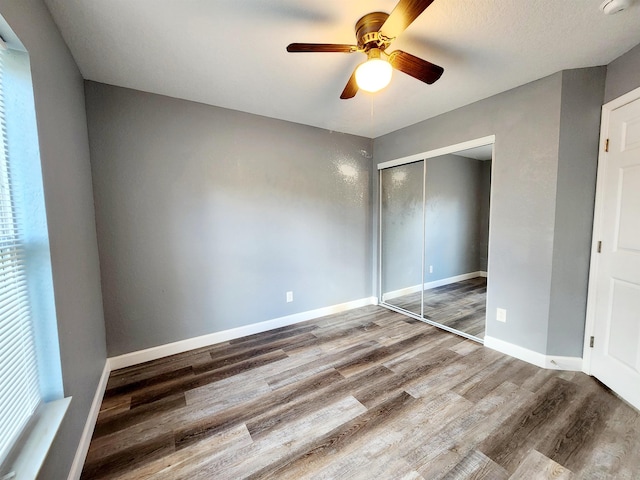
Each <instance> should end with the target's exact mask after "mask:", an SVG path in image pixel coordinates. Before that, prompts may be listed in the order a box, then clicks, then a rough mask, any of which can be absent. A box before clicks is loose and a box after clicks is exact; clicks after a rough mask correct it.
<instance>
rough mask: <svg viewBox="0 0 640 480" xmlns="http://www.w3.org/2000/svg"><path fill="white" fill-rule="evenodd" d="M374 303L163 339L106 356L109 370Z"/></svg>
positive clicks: (373, 299) (349, 304)
mask: <svg viewBox="0 0 640 480" xmlns="http://www.w3.org/2000/svg"><path fill="white" fill-rule="evenodd" d="M377 304H378V299H377V298H376V297H367V298H362V299H360V300H354V301H352V302H346V303H340V304H338V305H332V306H330V307H323V308H318V309H316V310H308V311H306V312H300V313H295V314H293V315H287V316H285V317H279V318H274V319H272V320H266V321H264V322H259V323H252V324H250V325H244V326H242V327H237V328H232V329H229V330H223V331H221V332H215V333H210V334H207V335H202V336H199V337H193V338H188V339H186V340H180V341H178V342H173V343H167V344H165V345H159V346H157V347H151V348H147V349H145V350H138V351H136V352H131V353H125V354H124V355H118V356H117V357H111V358H109V364H110V366H111V369H112V370H118V369H120V368H125V367H130V366H132V365H138V364H140V363H144V362H148V361H151V360H156V359H158V358H162V357H168V356H169V355H175V354H177V353H183V352H188V351H189V350H194V349H196V348H202V347H208V346H209V345H214V344H216V343H221V342H227V341H229V340H233V339H236V338H241V337H246V336H247V335H253V334H255V333H262V332H266V331H268V330H273V329H274V328H280V327H286V326H288V325H293V324H294V323H300V322H305V321H307V320H313V319H314V318H319V317H324V316H326V315H332V314H334V313H340V312H344V311H346V310H351V309H354V308H360V307H364V306H366V305H377Z"/></svg>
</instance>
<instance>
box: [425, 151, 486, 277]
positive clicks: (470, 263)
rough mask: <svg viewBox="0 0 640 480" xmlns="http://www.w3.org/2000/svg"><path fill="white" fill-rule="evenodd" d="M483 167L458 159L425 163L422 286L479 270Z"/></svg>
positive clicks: (480, 164)
mask: <svg viewBox="0 0 640 480" xmlns="http://www.w3.org/2000/svg"><path fill="white" fill-rule="evenodd" d="M483 163H484V162H481V161H479V160H473V159H470V158H465V157H460V156H458V155H442V156H440V157H435V158H430V159H428V160H427V177H426V212H425V279H424V281H425V282H432V281H435V280H440V279H443V278H449V277H453V276H456V275H462V274H464V273H470V272H477V271H478V270H480V269H481V263H480V259H481V257H482V256H484V257H485V258H486V256H487V254H486V251H485V253H484V255H483V253H482V251H481V243H480V242H481V236H480V230H481V229H480V225H481V224H482V218H481V216H480V214H481V209H480V207H481V204H482V186H483V184H482V164H483ZM487 213H488V212H487ZM485 246H486V245H485ZM429 265H432V266H433V273H431V274H430V273H429Z"/></svg>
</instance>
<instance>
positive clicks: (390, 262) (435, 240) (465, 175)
mask: <svg viewBox="0 0 640 480" xmlns="http://www.w3.org/2000/svg"><path fill="white" fill-rule="evenodd" d="M492 147H493V146H492V145H491V144H487V145H482V146H480V147H473V148H471V149H463V150H460V151H456V150H452V153H447V154H443V155H437V156H429V154H425V157H426V158H425V160H421V161H417V162H416V161H413V162H410V163H406V164H403V163H401V164H400V165H397V164H396V165H393V166H389V167H385V165H384V164H382V165H381V166H380V291H381V297H382V298H381V300H382V305H385V306H387V307H389V308H392V309H394V310H398V311H401V312H402V313H406V314H408V315H411V316H412V317H414V318H419V319H421V320H424V321H426V322H428V323H432V324H434V325H437V326H439V327H441V328H444V329H445V330H449V331H452V332H455V333H458V334H460V335H463V336H465V337H468V338H472V339H474V340H478V341H482V339H483V338H484V331H485V323H486V295H487V276H488V246H489V210H490V208H489V207H490V192H491V168H492V153H493V148H492ZM394 163H398V162H394Z"/></svg>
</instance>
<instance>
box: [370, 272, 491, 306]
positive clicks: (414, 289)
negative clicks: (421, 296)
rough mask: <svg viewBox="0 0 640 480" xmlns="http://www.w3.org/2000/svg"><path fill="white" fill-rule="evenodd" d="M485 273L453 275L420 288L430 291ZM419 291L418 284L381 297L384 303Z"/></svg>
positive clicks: (482, 275)
mask: <svg viewBox="0 0 640 480" xmlns="http://www.w3.org/2000/svg"><path fill="white" fill-rule="evenodd" d="M486 276H487V272H482V271H477V272H469V273H463V274H462V275H455V276H453V277H447V278H441V279H440V280H434V281H432V282H426V283H425V284H424V285H423V286H422V288H424V289H425V290H430V289H432V288H437V287H442V286H444V285H450V284H452V283H457V282H462V281H463V280H470V279H472V278H477V277H486ZM419 291H420V284H418V285H412V286H410V287H406V288H401V289H399V290H393V291H391V292H387V293H385V294H384V295H382V301H383V302H386V301H387V300H391V299H392V298H398V297H402V296H404V295H409V294H411V293H416V292H419Z"/></svg>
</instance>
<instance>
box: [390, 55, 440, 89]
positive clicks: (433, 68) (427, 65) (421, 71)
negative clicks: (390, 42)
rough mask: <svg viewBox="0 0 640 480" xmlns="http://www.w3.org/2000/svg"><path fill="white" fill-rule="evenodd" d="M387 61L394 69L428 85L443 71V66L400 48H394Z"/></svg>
mask: <svg viewBox="0 0 640 480" xmlns="http://www.w3.org/2000/svg"><path fill="white" fill-rule="evenodd" d="M389 63H390V64H391V66H392V67H393V68H395V69H396V70H400V71H401V72H404V73H406V74H407V75H411V76H412V77H413V78H417V79H418V80H420V81H421V82H424V83H428V84H429V85H431V84H432V83H434V82H435V81H436V80H438V79H439V78H440V77H441V76H442V72H444V68H442V67H440V66H438V65H434V64H433V63H431V62H427V61H426V60H422V59H421V58H418V57H416V56H415V55H411V54H410V53H407V52H403V51H402V50H396V51H395V52H393V53H391V55H389Z"/></svg>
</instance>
